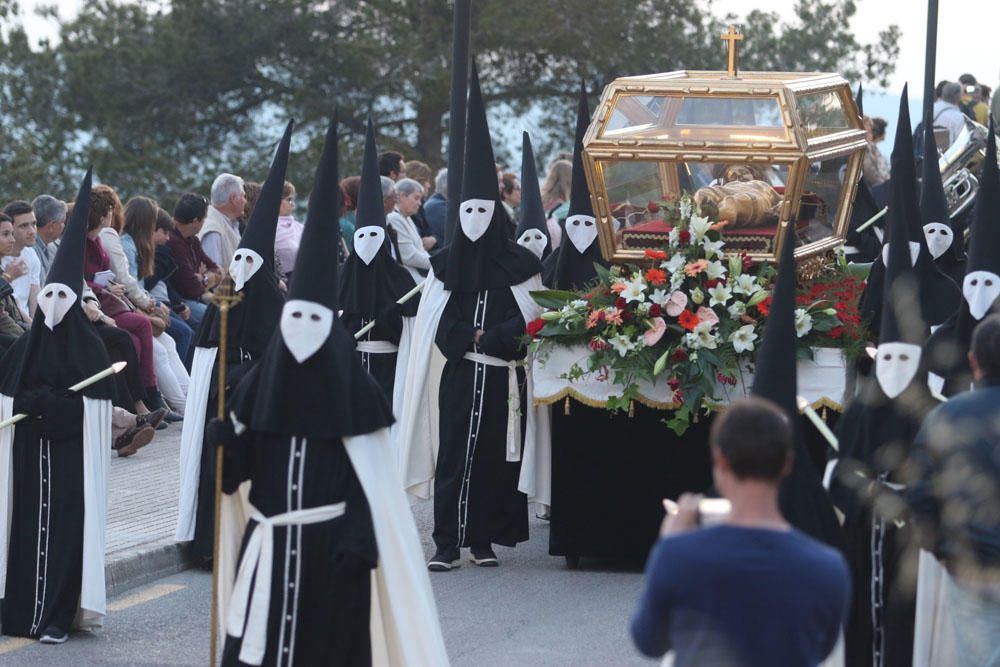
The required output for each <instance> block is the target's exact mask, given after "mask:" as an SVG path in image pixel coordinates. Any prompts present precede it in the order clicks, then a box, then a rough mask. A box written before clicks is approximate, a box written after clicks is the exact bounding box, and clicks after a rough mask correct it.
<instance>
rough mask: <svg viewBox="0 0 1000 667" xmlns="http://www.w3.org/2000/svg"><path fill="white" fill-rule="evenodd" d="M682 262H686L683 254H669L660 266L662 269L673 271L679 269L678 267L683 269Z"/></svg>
mask: <svg viewBox="0 0 1000 667" xmlns="http://www.w3.org/2000/svg"><path fill="white" fill-rule="evenodd" d="M684 264H686V262H685V260H684V255H681V254H677V255H673V256H671V257H670V259H668V260H667V263H666V264H664V265H663V266H662V267H661V268H663V270H664V271H667V272H669V273H673V272H674V271H679V270H680V269H683V268H684Z"/></svg>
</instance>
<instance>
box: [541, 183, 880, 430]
mask: <svg viewBox="0 0 1000 667" xmlns="http://www.w3.org/2000/svg"><path fill="white" fill-rule="evenodd" d="M647 210H648V211H649V212H650V213H659V214H662V215H663V217H664V221H665V222H666V223H667V224H668V225H669V226H670V232H669V234H668V239H667V245H666V247H665V248H663V249H651V250H646V251H645V255H646V258H647V259H648V260H650V264H651V266H649V267H647V268H640V267H638V266H633V265H625V266H613V267H611V268H610V269H607V268H604V267H602V266H599V265H597V266H596V269H597V279H596V281H595V283H594V284H593V285H591V286H589V289H587V290H586V291H583V292H571V291H558V290H543V291H539V292H534V293H533V295H532V296H533V297H534V298H535V300H536V301H537V302H538V304H539V305H541V306H542V307H543V308H544V309H545V311H544V312H543V313H542V315H541V317H540V318H539V319H537V320H535V321H533V322H530V323H529V324H528V327H527V333H528V336H529V338H530V341H531V342H530V345H531V346H532V349H533V351H534V353H535V354H536V355H541V356H544V355H545V353H546V351H547V350H549V349H551V348H552V347H553V346H586V347H588V348H589V350H590V355H589V356H588V358H587V361H586V365H585V366H584V365H580V364H577V365H574V366H573V367H572V368H570V369H569V370H568V371H567V372H566V373H565V374H564V376H563V377H564V378H565V379H568V380H570V381H575V380H580V379H582V378H584V377H587V376H591V375H593V376H594V377H595V378H596V379H598V380H610V381H611V382H613V383H615V384H616V385H618V386H620V387H621V392H620V394H618V395H616V396H612V397H611V398H610V399H609V400H608V402H607V406H606V407H607V409H609V410H622V409H629V408H630V407H631V405H632V403H633V401H634V400H636V398H637V397H638V395H639V383H640V382H648V383H651V384H652V383H656V382H657V381H659V380H665V381H666V383H667V385H668V387H669V388H670V390H671V397H672V398H671V402H672V408H673V412H672V415H671V416H670V417H669V418H668V419H667V420H666V423H667V426H668V427H670V428H671V429H672V430H673V431H674V432H676V433H677V434H678V435H680V434H683V433H684V431H685V430H686V429H687V428H688V426H689V424H690V423H691V421H692V420H694V419H696V418H697V415H698V414H699V413H709V412H711V411H712V410H713V409H714V406H716V405H718V404H719V403H720V402H722V401H723V400H724V398H725V396H724V395H725V394H726V392H727V391H728V389H729V388H731V387H732V386H734V385H736V384H737V381H738V380H737V378H739V377H740V374H741V373H742V372H743V369H746V368H748V367H749V366H750V365H751V364H752V362H753V358H754V354H755V351H756V348H757V345H758V344H759V343H760V337H761V333H762V329H763V326H764V323H765V321H766V318H767V315H768V312H769V308H770V304H771V292H770V290H771V287H772V283H773V280H774V276H775V270H774V268H773V267H771V266H769V265H767V264H763V263H760V264H755V263H754V262H752V261H751V260H750V259H749V258H748V257H747V256H746V254H745V253H741V254H739V255H736V254H731V255H729V256H726V254H725V253H724V252H723V248H724V247H725V243H724V241H723V240H722V230H723V229H724V228H725V226H726V224H727V223H726V222H725V221H713V220H711V219H709V218H708V217H705V216H702V215H699V214H698V213H697V211H696V210H695V207H694V205H693V201H692V199H691V197H690V196H689V195H683V196H681V197H680V198H677V199H668V200H666V201H662V202H659V203H654V202H650V204H649V206H648V207H647ZM862 287H863V282H862V280H861V278H859V277H856V276H853V275H851V274H850V273H849V272H848V271H847V269H846V263H842V262H841V263H839V264H838V265H837V266H836V267H834V268H831V269H827V270H825V271H824V272H823V273H822V274H821V276H820V278H819V279H817V281H815V282H813V283H811V284H810V285H808V286H805V287H802V288H801V289H800V290H799V291H798V294H797V306H798V307H797V309H796V312H795V326H796V333H797V334H798V336H799V342H800V347H799V349H800V353H801V354H802V355H803V356H809V354H810V352H809V350H810V348H811V347H814V346H816V347H840V348H844V349H845V353H847V355H848V357H849V358H850V357H852V356H856V354H858V353H860V352H861V351H862V350H863V346H864V340H865V335H864V331H863V328H862V327H861V326H860V317H859V315H858V307H857V301H858V298H859V296H860V293H861V289H862Z"/></svg>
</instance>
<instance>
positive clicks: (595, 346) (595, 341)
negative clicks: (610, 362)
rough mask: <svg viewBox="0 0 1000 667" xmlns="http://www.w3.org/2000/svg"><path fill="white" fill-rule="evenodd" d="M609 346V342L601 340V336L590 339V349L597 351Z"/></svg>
mask: <svg viewBox="0 0 1000 667" xmlns="http://www.w3.org/2000/svg"><path fill="white" fill-rule="evenodd" d="M607 347H608V344H607V342H605V341H603V340H601V339H600V338H591V339H590V349H591V350H593V351H595V352H600V351H601V350H603V349H606V348H607Z"/></svg>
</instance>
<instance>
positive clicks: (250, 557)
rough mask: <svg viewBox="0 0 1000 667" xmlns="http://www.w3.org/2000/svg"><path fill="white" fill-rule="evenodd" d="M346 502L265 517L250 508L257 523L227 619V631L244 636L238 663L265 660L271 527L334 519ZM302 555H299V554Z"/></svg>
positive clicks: (269, 604)
mask: <svg viewBox="0 0 1000 667" xmlns="http://www.w3.org/2000/svg"><path fill="white" fill-rule="evenodd" d="M344 508H345V504H344V503H337V504H335V505H323V506H322V507H310V508H309V509H302V510H295V511H293V512H285V513H284V514H275V515H274V516H271V517H266V516H264V515H263V514H261V513H260V512H259V511H258V510H257V508H256V507H254V508H251V509H252V511H251V513H250V518H251V519H253V520H254V521H256V522H257V526H256V527H255V528H254V529H253V533H251V535H250V540H249V541H248V542H247V548H246V551H244V553H243V561H242V562H241V563H240V569H239V572H238V573H237V575H236V584H235V585H234V586H233V596H232V600H231V603H230V607H229V618H228V619H227V621H226V631H227V632H228V633H229V634H230V635H232V636H233V637H244V626H246V632H245V635H246V636H245V637H244V638H243V646H242V648H241V649H240V662H244V663H246V664H248V665H259V664H261V663H262V662H263V660H264V651H265V650H266V649H267V616H268V612H269V611H270V607H271V569H272V566H273V564H274V563H273V558H274V528H275V526H279V527H281V526H292V525H299V526H304V525H306V524H310V523H320V522H322V521H329V520H330V519H336V518H337V517H339V516H341V515H343V513H344ZM299 557H300V558H301V557H302V555H301V554H299ZM255 575H256V582H255V584H254V587H253V599H250V582H251V581H253V580H254V576H255Z"/></svg>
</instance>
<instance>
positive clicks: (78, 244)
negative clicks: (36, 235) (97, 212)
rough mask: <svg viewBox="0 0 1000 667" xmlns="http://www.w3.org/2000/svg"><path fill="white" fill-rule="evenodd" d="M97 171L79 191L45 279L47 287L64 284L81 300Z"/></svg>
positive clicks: (91, 171) (85, 178)
mask: <svg viewBox="0 0 1000 667" xmlns="http://www.w3.org/2000/svg"><path fill="white" fill-rule="evenodd" d="M93 172H94V169H93V167H91V168H90V169H88V170H87V175H86V176H84V177H83V182H82V183H80V190H79V192H77V194H76V199H75V200H74V201H73V213H72V214H71V215H70V216H69V220H67V221H66V228H65V229H64V230H63V235H62V240H61V241H60V242H59V252H57V253H56V256H55V258H54V259H53V260H52V265H51V266H50V267H49V272H48V274H47V275H46V277H45V284H49V283H62V284H63V285H66V286H67V287H69V288H71V289H73V290H76V292H77V296H80V290H81V289H82V287H83V285H82V281H83V256H84V253H85V248H86V245H87V217H88V215H89V214H90V189H91V186H92V184H93V180H94V174H93Z"/></svg>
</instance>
